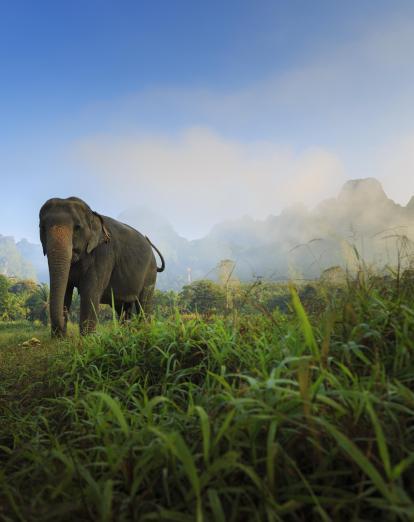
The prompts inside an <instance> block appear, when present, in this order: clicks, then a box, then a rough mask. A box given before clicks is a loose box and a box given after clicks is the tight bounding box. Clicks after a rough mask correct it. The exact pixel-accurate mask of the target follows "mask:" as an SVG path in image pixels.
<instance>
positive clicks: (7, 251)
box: [0, 235, 36, 279]
mask: <svg viewBox="0 0 414 522" xmlns="http://www.w3.org/2000/svg"><path fill="white" fill-rule="evenodd" d="M0 274H3V275H7V276H9V277H12V276H15V277H20V278H22V279H35V278H36V270H35V268H34V266H33V265H32V263H31V262H30V260H29V259H28V258H27V257H26V256H25V255H23V254H22V252H21V251H20V250H19V248H18V245H16V243H15V241H14V238H12V237H7V236H2V235H0Z"/></svg>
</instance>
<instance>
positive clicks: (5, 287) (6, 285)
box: [0, 274, 10, 316]
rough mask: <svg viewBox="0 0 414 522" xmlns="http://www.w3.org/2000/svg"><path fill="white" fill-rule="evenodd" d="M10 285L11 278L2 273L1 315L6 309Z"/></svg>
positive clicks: (0, 292) (0, 278) (0, 276)
mask: <svg viewBox="0 0 414 522" xmlns="http://www.w3.org/2000/svg"><path fill="white" fill-rule="evenodd" d="M9 287H10V281H9V278H8V277H6V276H4V275H2V274H0V316H1V315H2V314H3V313H4V310H5V306H6V301H7V297H8V293H9Z"/></svg>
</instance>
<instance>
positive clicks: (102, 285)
mask: <svg viewBox="0 0 414 522" xmlns="http://www.w3.org/2000/svg"><path fill="white" fill-rule="evenodd" d="M39 219H40V223H39V226H40V240H41V242H42V246H43V252H44V254H45V255H47V258H48V263H49V274H50V319H51V324H52V336H64V335H65V334H66V324H67V317H68V312H69V309H70V305H71V302H72V294H73V289H74V288H77V289H78V292H79V294H80V319H79V324H80V330H81V333H82V334H86V333H88V332H92V331H94V330H95V327H96V314H97V311H98V308H99V303H103V304H109V305H111V304H112V295H113V299H114V304H115V309H116V311H117V313H118V315H119V316H121V315H122V317H125V318H129V317H130V315H131V313H132V311H133V309H134V307H135V310H136V311H138V312H139V311H140V310H141V309H142V310H143V311H144V312H149V311H150V307H151V300H152V296H153V292H154V287H155V281H156V278H157V271H159V272H161V271H162V270H164V267H165V264H164V259H163V258H162V256H161V254H160V253H159V251H158V250H157V249H156V248H155V247H154V248H155V249H156V250H157V252H158V254H159V255H160V257H161V261H162V267H161V268H157V264H156V260H155V256H154V253H153V251H152V248H151V247H152V246H154V245H152V243H150V241H149V239H147V238H146V237H145V236H143V235H142V234H140V233H139V232H138V231H137V230H135V229H133V228H132V227H130V226H128V225H125V224H123V223H120V222H119V221H116V220H115V219H112V218H110V217H106V216H101V215H99V214H97V213H96V212H93V211H92V210H91V209H90V207H89V206H88V205H87V204H86V203H85V202H84V201H82V200H81V199H79V198H75V197H71V198H67V199H59V198H54V199H49V200H48V201H46V203H45V204H44V205H43V207H42V208H41V209H40V214H39Z"/></svg>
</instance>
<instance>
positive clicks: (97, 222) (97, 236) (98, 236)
mask: <svg viewBox="0 0 414 522" xmlns="http://www.w3.org/2000/svg"><path fill="white" fill-rule="evenodd" d="M109 240H110V235H109V232H108V230H107V228H106V227H105V224H104V220H103V217H102V216H101V215H100V214H98V213H97V212H92V216H91V236H90V238H89V241H88V244H87V246H86V252H87V253H88V254H90V253H91V252H92V250H94V249H95V248H96V247H97V246H98V245H99V244H101V243H103V242H104V241H105V243H107V242H108V241H109Z"/></svg>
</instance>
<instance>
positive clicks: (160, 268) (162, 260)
mask: <svg viewBox="0 0 414 522" xmlns="http://www.w3.org/2000/svg"><path fill="white" fill-rule="evenodd" d="M145 239H146V240H147V241H148V243H149V244H150V245H151V246H152V248H153V249H154V250H155V251H156V252H157V254H158V255H159V256H160V259H161V266H160V267H158V266H157V272H164V270H165V261H164V258H163V257H162V254H161V252H160V251H159V250H158V248H157V247H156V246H155V245H154V243H151V241H150V240H149V238H148V237H147V236H145Z"/></svg>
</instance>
